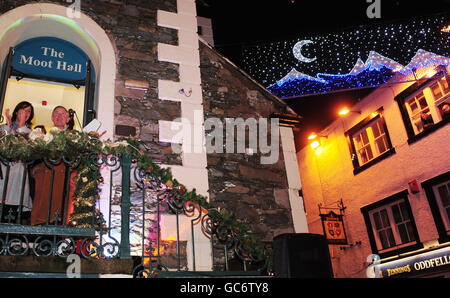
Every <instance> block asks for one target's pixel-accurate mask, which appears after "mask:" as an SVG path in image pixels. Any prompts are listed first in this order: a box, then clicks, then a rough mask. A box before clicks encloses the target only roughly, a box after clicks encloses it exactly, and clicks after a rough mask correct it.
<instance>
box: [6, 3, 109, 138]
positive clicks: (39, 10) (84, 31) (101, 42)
mask: <svg viewBox="0 0 450 298" xmlns="http://www.w3.org/2000/svg"><path fill="white" fill-rule="evenodd" d="M67 10H68V9H67V7H65V6H62V5H57V4H51V3H32V4H27V5H24V6H20V7H17V8H14V9H12V10H10V11H7V12H6V13H4V14H2V15H0V64H1V65H0V66H1V69H2V70H3V73H2V76H1V78H0V80H1V81H4V80H10V79H14V81H15V82H16V83H17V74H18V73H14V72H12V73H8V71H9V70H11V67H10V66H11V65H12V62H13V61H12V57H13V56H12V55H10V57H11V61H10V64H9V67H7V66H8V65H7V63H8V59H7V56H8V52H9V51H10V49H11V48H13V49H15V48H16V47H18V46H19V45H20V44H22V43H24V42H26V41H28V40H30V39H33V38H43V37H51V38H55V39H60V40H63V41H66V42H68V43H70V44H72V45H73V46H75V47H77V48H79V50H81V52H84V54H85V55H86V56H87V57H88V60H90V62H91V64H90V65H91V70H92V71H91V76H87V78H91V79H92V81H91V84H92V83H95V89H93V88H89V92H91V93H90V94H89V95H88V97H89V98H90V99H91V101H89V100H88V101H83V105H84V102H87V106H86V107H84V108H82V109H81V112H78V110H76V111H77V113H79V115H81V114H83V115H82V116H83V117H80V119H79V120H80V122H81V124H82V125H83V122H84V123H88V122H89V121H88V119H89V117H95V118H97V119H98V120H99V121H100V122H101V127H100V129H99V132H106V133H105V135H104V138H112V137H113V132H114V98H115V95H114V94H115V78H116V53H115V49H114V47H113V45H112V43H111V40H110V38H109V37H108V35H107V34H106V32H105V30H104V29H103V28H101V27H100V26H99V25H98V24H97V23H96V22H95V21H93V20H92V19H91V18H90V17H89V16H87V15H86V14H84V13H83V12H81V13H80V14H79V16H76V17H71V14H68V13H67ZM43 12H45V13H43ZM49 51H51V49H48V50H47V55H49V54H52V53H51V52H49ZM55 51H56V50H55ZM53 54H55V52H53ZM25 59H27V58H25ZM28 59H29V58H28ZM55 59H56V58H55ZM26 62H30V60H26ZM33 62H34V60H33ZM33 62H32V63H33ZM54 63H55V62H54ZM61 63H63V62H61ZM36 64H38V62H36ZM41 65H42V64H41ZM44 65H45V63H44ZM68 65H69V64H68V62H67V64H66V70H67V69H68ZM47 66H48V64H47ZM60 67H63V64H61V65H60ZM13 68H14V67H13ZM75 69H76V70H78V68H75V67H74V68H73V70H75ZM48 74H49V73H48V72H45V73H44V75H48ZM19 78H20V75H19ZM84 78H86V77H84ZM33 80H36V78H30V77H27V76H24V77H23V79H22V80H19V81H21V82H22V83H23V82H30V81H33ZM38 80H39V79H38ZM11 82H12V80H10V81H9V82H8V83H11ZM39 83H40V84H44V83H47V84H48V83H50V84H52V85H53V86H52V87H53V88H54V89H57V88H58V87H56V86H57V85H58V84H59V87H61V86H62V85H64V87H65V88H69V87H71V88H73V89H74V90H75V89H76V87H75V86H74V85H73V84H71V83H67V82H57V81H56V80H55V78H54V77H52V78H51V80H48V78H47V80H42V78H41V80H40V81H39ZM85 85H86V82H85V83H84V85H82V84H79V85H78V86H79V87H80V89H79V93H81V94H85V93H84V92H83V91H86V90H85V89H84V88H85ZM0 87H1V86H0ZM61 88H62V87H61ZM6 89H8V90H9V87H8V86H7V85H5V88H3V91H4V92H5V94H4V96H6V97H7V94H6V93H7V92H6ZM0 95H1V93H0ZM43 102H44V103H43ZM6 104H7V102H5V105H6ZM38 104H40V105H42V104H45V99H40V100H39V101H38ZM47 104H49V101H47ZM4 108H5V107H3V110H4ZM69 108H70V106H69ZM73 109H74V110H75V108H73ZM3 110H2V112H3ZM89 110H92V111H95V113H92V112H89ZM82 118H85V119H84V120H83V119H82ZM75 122H77V121H75ZM34 124H38V123H37V121H35V122H34Z"/></svg>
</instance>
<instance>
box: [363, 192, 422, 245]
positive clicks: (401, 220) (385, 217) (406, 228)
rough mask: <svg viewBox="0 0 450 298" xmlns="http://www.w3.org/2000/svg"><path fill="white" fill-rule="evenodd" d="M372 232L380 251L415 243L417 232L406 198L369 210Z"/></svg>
mask: <svg viewBox="0 0 450 298" xmlns="http://www.w3.org/2000/svg"><path fill="white" fill-rule="evenodd" d="M369 218H370V221H371V226H372V232H373V236H374V239H375V243H376V247H377V251H378V252H380V253H383V252H386V251H390V250H394V249H397V248H400V247H404V246H408V245H411V244H415V243H416V242H417V241H416V240H417V239H416V232H415V227H414V225H413V221H412V216H411V211H410V208H409V206H408V205H407V203H406V201H405V199H400V200H396V201H394V202H391V203H388V204H385V205H383V206H381V207H377V208H376V209H372V210H370V211H369Z"/></svg>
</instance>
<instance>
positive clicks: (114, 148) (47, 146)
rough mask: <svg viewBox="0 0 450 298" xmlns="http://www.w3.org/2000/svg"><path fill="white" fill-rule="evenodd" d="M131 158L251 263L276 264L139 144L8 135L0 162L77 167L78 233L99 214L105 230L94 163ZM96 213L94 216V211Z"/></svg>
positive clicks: (240, 226)
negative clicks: (57, 162) (195, 210)
mask: <svg viewBox="0 0 450 298" xmlns="http://www.w3.org/2000/svg"><path fill="white" fill-rule="evenodd" d="M124 154H126V155H127V156H128V157H129V158H131V159H132V160H133V162H135V163H137V167H139V168H140V169H142V170H143V172H145V177H147V178H146V179H148V180H149V179H150V177H151V179H152V180H153V181H156V182H157V183H159V184H161V185H164V186H165V191H164V192H165V195H167V196H171V197H176V198H177V201H179V202H183V203H194V204H196V205H197V206H201V207H202V208H204V210H207V213H208V215H209V217H210V219H211V221H212V223H213V228H214V229H215V230H216V231H226V233H227V234H228V235H230V234H231V235H233V237H234V238H236V239H237V240H238V241H239V245H240V249H241V251H242V252H244V253H243V257H244V259H246V260H247V261H257V262H260V261H264V262H267V261H268V262H269V267H270V264H271V259H272V258H271V250H270V249H268V248H267V247H266V246H265V245H264V244H263V243H262V242H261V241H259V239H258V238H257V237H256V236H255V235H252V234H250V233H248V230H249V228H248V226H247V225H246V224H244V223H242V222H240V221H238V220H237V219H236V217H235V216H234V214H232V213H230V212H227V211H226V210H224V209H222V210H220V208H216V207H215V206H214V205H212V204H211V203H210V202H208V201H207V199H206V197H204V196H202V195H199V194H197V193H196V190H195V189H193V190H192V191H188V190H187V189H186V187H185V186H184V185H182V184H181V183H179V182H178V181H177V180H176V179H174V177H173V176H172V173H171V170H170V168H161V167H160V166H159V165H157V164H156V163H154V162H153V161H152V160H151V159H150V158H149V157H148V156H147V155H146V154H145V152H144V150H142V149H140V143H139V140H138V139H136V138H132V137H130V138H121V139H119V140H118V141H117V142H111V141H102V140H100V139H99V135H98V133H96V132H91V133H85V132H79V131H60V130H59V129H51V130H50V131H49V132H47V133H46V134H44V133H43V132H42V131H41V130H40V129H34V130H33V131H32V132H31V133H30V134H16V135H14V134H9V135H1V136H0V157H2V158H3V159H6V160H13V161H19V160H20V161H22V162H24V163H31V162H33V161H35V160H42V159H43V157H45V158H47V159H48V160H61V159H63V160H64V162H65V163H66V164H68V165H70V166H71V165H73V169H74V171H75V172H76V175H75V178H73V180H74V181H75V183H76V188H75V191H74V194H73V205H74V212H73V213H72V214H71V216H70V218H69V224H71V225H72V226H76V227H92V223H93V220H92V215H93V212H95V219H94V225H97V226H95V227H96V228H98V227H99V225H100V224H102V215H101V213H100V211H99V210H96V209H95V207H94V206H95V203H96V201H97V199H98V198H99V194H98V189H97V187H96V185H97V183H101V182H103V178H102V177H101V176H99V175H100V174H99V167H100V165H98V164H97V163H96V161H95V159H98V158H99V156H108V155H114V156H121V155H124ZM93 210H95V211H93Z"/></svg>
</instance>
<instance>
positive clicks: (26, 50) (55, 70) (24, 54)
mask: <svg viewBox="0 0 450 298" xmlns="http://www.w3.org/2000/svg"><path fill="white" fill-rule="evenodd" d="M88 60H89V58H88V56H87V55H86V54H85V53H84V52H83V51H82V50H81V49H80V48H78V47H77V46H75V45H74V44H72V43H70V42H68V41H65V40H62V39H59V38H55V37H37V38H32V39H28V40H26V41H24V42H22V43H20V44H19V45H17V46H16V47H15V48H14V57H13V60H12V66H13V68H14V69H15V70H18V71H20V72H23V73H25V74H29V75H34V76H39V77H45V78H50V79H59V80H67V81H79V80H83V81H84V80H85V78H86V68H87V61H88Z"/></svg>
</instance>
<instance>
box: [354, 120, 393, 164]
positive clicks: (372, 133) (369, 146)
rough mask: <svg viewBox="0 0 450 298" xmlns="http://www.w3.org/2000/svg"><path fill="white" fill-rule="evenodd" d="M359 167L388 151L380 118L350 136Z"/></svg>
mask: <svg viewBox="0 0 450 298" xmlns="http://www.w3.org/2000/svg"><path fill="white" fill-rule="evenodd" d="M352 142H353V144H354V146H355V150H356V155H357V156H358V162H359V165H360V166H361V165H364V164H366V163H367V162H369V161H371V160H373V159H374V158H376V157H377V156H379V155H381V154H383V153H384V152H386V151H387V150H389V149H390V148H389V144H388V140H387V137H386V132H385V128H384V125H383V123H382V121H381V118H378V119H376V120H375V121H374V122H371V123H369V124H368V125H367V126H365V127H363V128H362V129H361V130H359V131H358V132H356V133H355V134H353V135H352Z"/></svg>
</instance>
